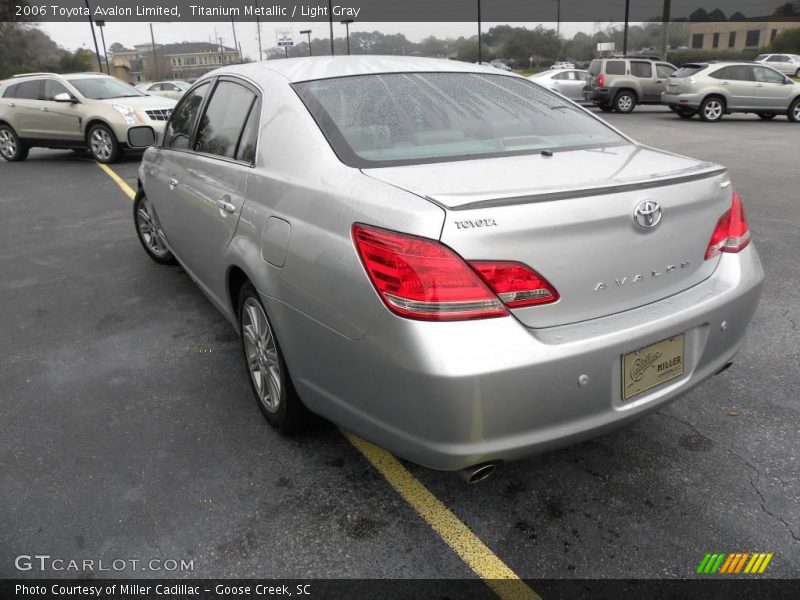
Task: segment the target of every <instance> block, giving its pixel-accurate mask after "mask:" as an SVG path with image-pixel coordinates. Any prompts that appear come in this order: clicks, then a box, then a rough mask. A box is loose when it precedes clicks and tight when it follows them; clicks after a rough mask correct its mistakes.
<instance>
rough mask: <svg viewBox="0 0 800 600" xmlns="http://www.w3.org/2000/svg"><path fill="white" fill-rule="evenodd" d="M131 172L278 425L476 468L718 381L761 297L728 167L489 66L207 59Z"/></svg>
mask: <svg viewBox="0 0 800 600" xmlns="http://www.w3.org/2000/svg"><path fill="white" fill-rule="evenodd" d="M138 180H139V189H138V191H137V194H136V198H135V201H134V206H133V218H134V224H135V229H136V233H137V235H138V236H139V240H140V241H141V244H142V246H143V247H144V249H145V251H146V252H147V254H148V255H149V256H150V257H151V258H152V259H154V260H155V261H156V262H159V263H170V262H174V261H178V262H179V263H180V264H181V265H182V266H183V267H184V269H185V270H186V271H187V272H188V273H189V274H190V275H191V277H192V278H193V279H194V280H195V281H196V282H197V283H198V285H199V287H200V289H201V290H202V291H203V292H204V293H205V294H207V296H208V297H209V298H210V299H211V301H212V303H213V304H214V305H215V306H216V307H217V308H218V309H219V310H220V311H221V312H222V314H223V315H224V316H225V317H226V318H227V319H228V320H229V321H230V322H231V324H232V325H233V326H234V327H235V328H236V329H237V330H238V331H239V333H240V335H241V340H242V343H241V351H242V356H243V359H244V361H245V364H246V365H247V370H248V371H249V377H250V383H251V384H252V388H253V392H254V395H255V398H256V401H257V403H258V405H259V407H260V409H261V411H262V412H263V413H264V415H265V416H266V418H267V420H268V421H269V422H270V423H271V424H272V425H273V426H275V427H277V428H278V429H281V430H285V431H289V430H295V429H297V428H300V427H302V426H303V425H304V423H305V421H306V418H307V415H308V411H311V412H313V413H317V414H319V415H322V416H323V417H325V418H326V419H329V420H331V421H333V422H335V423H337V424H338V425H340V426H341V427H343V428H345V429H347V430H349V431H352V432H354V433H356V434H358V435H359V436H362V437H364V438H366V439H368V440H371V441H373V442H375V443H377V444H380V445H381V446H384V447H386V448H387V449H389V450H391V451H392V452H394V453H396V454H397V455H399V456H401V457H404V458H407V459H409V460H412V461H414V462H417V463H420V464H423V465H427V466H429V467H434V468H437V469H445V470H458V469H465V468H467V469H468V471H467V473H468V474H469V477H471V478H473V479H477V478H479V477H481V476H482V475H485V474H486V473H488V472H489V471H490V470H491V469H492V468H493V465H494V464H495V463H496V462H498V461H503V460H511V459H515V458H518V457H522V456H526V455H529V454H532V453H535V452H542V451H546V450H549V449H552V448H556V447H558V446H562V445H565V444H570V443H574V442H576V441H578V440H581V439H585V438H588V437H591V436H595V435H598V434H600V433H603V432H606V431H608V430H610V429H612V428H615V427H619V426H621V425H623V424H625V423H630V422H631V421H633V420H634V419H637V418H640V417H643V416H644V415H646V414H648V413H651V412H653V411H655V410H657V409H659V408H661V407H663V406H664V405H665V404H666V403H668V402H670V401H672V400H675V399H676V398H677V397H678V396H680V395H681V394H682V393H683V392H685V391H687V390H689V389H691V388H693V387H694V386H695V385H697V384H698V383H700V382H701V381H703V380H704V379H706V378H708V377H711V376H712V375H714V374H715V373H718V372H720V371H722V370H724V369H725V368H726V367H727V366H729V364H730V362H731V361H732V360H733V357H734V356H735V355H736V352H737V350H738V349H739V348H740V346H741V344H742V343H743V339H744V335H745V330H746V329H747V325H748V323H749V321H750V318H751V317H752V315H753V312H754V310H755V308H756V304H757V302H758V299H759V295H760V291H761V286H762V279H763V271H762V268H761V264H760V262H759V259H758V255H757V253H756V250H755V248H754V247H753V244H752V243H750V231H749V228H748V224H747V219H746V217H745V213H744V209H743V207H742V201H741V199H740V198H739V196H738V195H737V194H736V192H734V191H733V189H732V187H731V181H730V178H729V176H728V173H727V171H726V169H725V168H724V167H721V166H719V165H714V164H710V163H707V162H702V161H697V160H693V159H691V158H686V157H682V156H678V155H675V154H673V153H668V152H661V151H658V150H655V149H653V148H649V147H646V146H642V145H640V144H638V143H636V142H635V141H633V140H632V139H630V138H628V137H626V136H625V135H624V134H622V133H620V132H618V131H617V130H615V129H613V128H612V127H610V126H609V125H607V124H606V123H604V122H603V121H602V120H600V119H599V118H597V117H596V116H594V115H593V114H592V113H590V112H589V111H586V110H584V109H582V108H580V107H578V106H576V105H575V104H574V103H572V102H569V101H567V100H565V99H564V98H563V97H561V96H559V95H557V94H554V93H553V92H550V91H549V90H547V89H544V88H543V87H541V86H539V85H536V84H534V83H532V82H531V81H529V80H528V79H526V78H524V77H520V76H517V75H515V74H512V73H506V72H502V71H499V70H497V69H493V68H491V67H481V66H477V65H470V64H466V63H458V62H454V61H450V62H446V61H442V60H433V59H423V58H411V57H398V56H392V57H379V56H352V57H350V56H336V57H328V56H325V57H313V58H292V59H286V60H280V61H267V62H259V63H253V64H245V65H235V66H227V67H223V68H221V69H217V70H216V71H213V72H211V73H209V74H207V75H205V76H203V77H202V78H200V79H199V80H198V82H197V83H195V85H194V86H193V87H192V89H190V90H189V91H188V92H187V93H186V94H185V95H184V97H183V98H182V99H181V101H180V102H179V104H178V106H177V107H176V109H175V111H174V113H173V114H172V116H171V118H170V121H169V124H168V126H167V129H166V131H165V133H164V136H163V140H162V141H161V142H160V143H159V144H158V145H156V146H154V147H151V148H148V149H147V151H146V152H145V154H144V157H143V160H142V163H141V166H140V169H139V178H138Z"/></svg>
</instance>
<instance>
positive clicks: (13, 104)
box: [8, 102, 16, 108]
mask: <svg viewBox="0 0 800 600" xmlns="http://www.w3.org/2000/svg"><path fill="white" fill-rule="evenodd" d="M8 105H9V106H10V107H11V108H14V107H15V106H16V104H15V103H14V102H9V103H8Z"/></svg>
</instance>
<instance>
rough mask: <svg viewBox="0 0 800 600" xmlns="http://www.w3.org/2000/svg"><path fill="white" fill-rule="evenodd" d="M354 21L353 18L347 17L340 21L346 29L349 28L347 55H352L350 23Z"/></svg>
mask: <svg viewBox="0 0 800 600" xmlns="http://www.w3.org/2000/svg"><path fill="white" fill-rule="evenodd" d="M352 22H353V19H345V20H344V21H340V23H341V24H342V25H344V26H345V29H347V56H350V23H352Z"/></svg>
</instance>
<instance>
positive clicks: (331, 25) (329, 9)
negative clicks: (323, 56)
mask: <svg viewBox="0 0 800 600" xmlns="http://www.w3.org/2000/svg"><path fill="white" fill-rule="evenodd" d="M328 25H330V28H331V56H333V55H334V54H335V52H334V50H333V7H332V6H331V0H328Z"/></svg>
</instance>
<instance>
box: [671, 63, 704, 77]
mask: <svg viewBox="0 0 800 600" xmlns="http://www.w3.org/2000/svg"><path fill="white" fill-rule="evenodd" d="M703 69H705V66H704V65H685V66H683V67H681V68H680V69H678V70H677V71H675V72H674V73H673V74H672V77H677V78H678V79H683V78H685V77H691V76H692V75H697V74H698V73H699V72H700V71H702V70H703Z"/></svg>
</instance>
